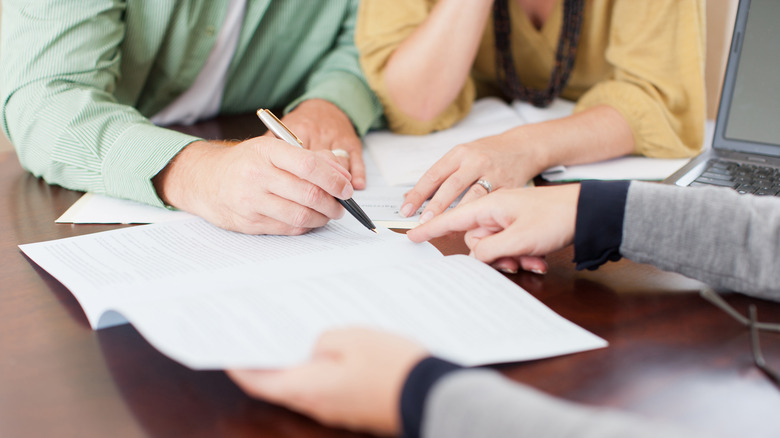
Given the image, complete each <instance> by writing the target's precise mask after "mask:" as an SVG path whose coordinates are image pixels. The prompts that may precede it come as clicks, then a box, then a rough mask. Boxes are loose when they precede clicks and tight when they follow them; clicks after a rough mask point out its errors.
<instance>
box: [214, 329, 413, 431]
mask: <svg viewBox="0 0 780 438" xmlns="http://www.w3.org/2000/svg"><path fill="white" fill-rule="evenodd" d="M427 355H428V353H427V352H426V351H425V349H423V348H422V347H421V346H419V345H417V344H416V343H414V342H412V341H409V340H407V339H405V338H402V337H399V336H396V335H393V334H389V333H385V332H379V331H375V330H369V329H359V328H352V329H340V330H334V331H330V332H327V333H325V334H324V335H323V336H322V337H321V338H320V339H319V341H318V342H317V345H316V346H315V347H314V352H313V354H312V357H311V360H310V361H309V362H307V363H305V364H302V365H299V366H296V367H293V368H289V369H285V370H274V371H269V370H232V371H228V372H227V373H228V376H230V378H231V379H233V380H234V381H235V382H236V383H237V384H238V386H240V387H241V388H242V389H243V390H244V391H245V392H247V393H248V394H249V395H251V396H253V397H257V398H261V399H263V400H267V401H269V402H272V403H276V404H280V405H282V406H286V407H288V408H290V409H293V410H295V411H298V412H301V413H303V414H306V415H308V416H310V417H312V418H314V419H316V420H318V421H319V422H321V423H323V424H326V425H328V426H337V427H345V428H347V429H351V430H356V431H368V432H372V433H376V434H382V435H397V434H398V433H399V432H400V429H401V419H400V416H399V411H400V409H399V403H400V397H401V390H402V389H403V385H404V382H405V381H406V377H407V375H408V374H409V372H410V371H411V370H412V368H413V367H414V366H415V365H416V364H417V363H418V362H419V361H420V360H422V359H423V358H424V357H426V356H427Z"/></svg>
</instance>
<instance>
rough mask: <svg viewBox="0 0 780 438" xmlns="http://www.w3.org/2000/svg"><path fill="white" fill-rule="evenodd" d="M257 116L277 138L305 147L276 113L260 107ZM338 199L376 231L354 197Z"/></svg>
mask: <svg viewBox="0 0 780 438" xmlns="http://www.w3.org/2000/svg"><path fill="white" fill-rule="evenodd" d="M257 117H259V118H260V121H262V122H263V124H264V125H265V126H266V127H268V130H269V131H271V132H272V133H273V134H274V135H275V136H276V137H277V138H279V139H280V140H284V141H286V142H287V143H289V144H291V145H293V146H298V147H299V148H303V142H301V140H300V139H299V138H298V137H297V136H296V135H295V134H293V133H292V131H290V129H289V128H288V127H286V126H284V123H282V121H281V120H279V119H278V118H276V116H275V115H274V113H272V112H271V111H269V110H267V109H259V110H257ZM336 200H337V201H339V203H340V204H341V205H343V206H344V208H345V209H346V210H347V211H348V212H349V214H351V215H352V216H354V217H355V219H357V220H358V221H359V222H360V223H361V224H363V225H364V226H365V227H366V228H368V229H369V230H371V231H373V232H375V233H376V225H374V223H373V222H371V218H369V217H368V215H367V214H366V213H365V212H364V211H363V209H362V208H360V206H359V205H358V204H357V202H355V200H354V199H352V198H349V199H347V200H346V201H345V200H343V199H339V198H336Z"/></svg>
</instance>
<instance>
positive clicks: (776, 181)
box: [690, 160, 780, 196]
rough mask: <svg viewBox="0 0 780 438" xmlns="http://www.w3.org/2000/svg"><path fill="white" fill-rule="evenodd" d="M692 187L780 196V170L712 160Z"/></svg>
mask: <svg viewBox="0 0 780 438" xmlns="http://www.w3.org/2000/svg"><path fill="white" fill-rule="evenodd" d="M690 186H691V187H697V186H721V187H730V188H732V189H734V190H736V191H737V192H739V193H752V194H755V195H763V196H780V169H777V168H774V167H766V166H757V165H755V164H743V163H735V162H733V161H718V160H710V161H708V162H707V168H706V169H705V170H704V172H703V173H702V174H701V175H699V177H698V178H696V179H695V180H694V181H693V182H692V183H691V184H690Z"/></svg>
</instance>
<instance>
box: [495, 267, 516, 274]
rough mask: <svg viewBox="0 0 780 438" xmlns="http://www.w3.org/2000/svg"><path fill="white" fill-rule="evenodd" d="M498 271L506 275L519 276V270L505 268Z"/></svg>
mask: <svg viewBox="0 0 780 438" xmlns="http://www.w3.org/2000/svg"><path fill="white" fill-rule="evenodd" d="M498 270H499V271H501V272H503V273H504V274H517V269H509V268H505V267H503V266H502V267H500V268H498Z"/></svg>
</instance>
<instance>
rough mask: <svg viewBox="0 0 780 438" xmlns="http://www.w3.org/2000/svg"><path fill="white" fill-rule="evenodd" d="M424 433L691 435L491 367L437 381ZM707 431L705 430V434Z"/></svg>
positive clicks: (431, 436) (452, 436)
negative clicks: (561, 395) (556, 393)
mask: <svg viewBox="0 0 780 438" xmlns="http://www.w3.org/2000/svg"><path fill="white" fill-rule="evenodd" d="M421 436H423V437H427V438H435V437H448V438H459V437H463V438H466V437H507V436H529V437H530V436H556V437H561V438H565V437H572V438H573V437H578V438H581V437H599V438H609V437H615V438H618V437H620V438H624V437H648V438H650V437H659V436H663V437H669V438H672V437H681V438H682V437H687V438H691V437H694V436H699V435H697V434H695V433H692V432H691V431H690V430H680V429H677V428H674V427H672V426H670V425H666V424H663V423H662V422H659V421H657V420H656V421H652V422H651V421H647V420H643V419H641V418H637V417H632V416H629V415H626V414H622V413H619V412H615V411H608V410H602V409H594V408H589V407H585V406H579V405H575V404H573V403H569V402H566V401H563V400H559V399H555V398H553V397H550V396H548V395H546V394H543V393H540V392H538V391H536V390H534V389H532V388H529V387H526V386H523V385H520V384H516V383H514V382H511V381H509V380H507V379H506V378H504V377H502V376H500V375H499V374H498V373H496V372H494V371H488V370H463V371H456V372H453V373H450V374H448V375H447V376H445V377H444V378H442V379H441V380H440V381H439V382H437V383H436V384H435V386H434V387H433V389H432V390H431V392H430V394H429V395H428V400H427V401H426V403H425V418H424V420H423V425H422V433H421ZM702 436H703V435H702Z"/></svg>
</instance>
